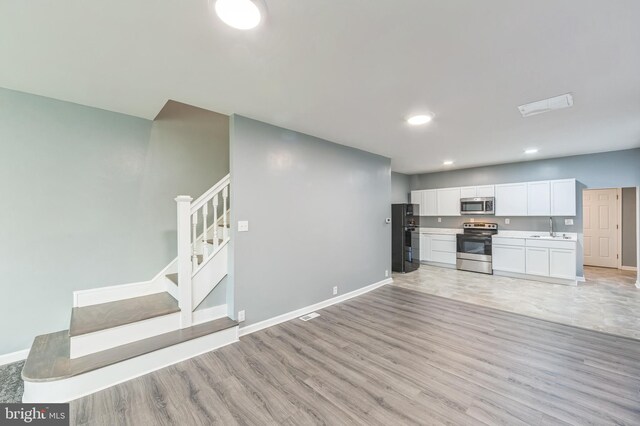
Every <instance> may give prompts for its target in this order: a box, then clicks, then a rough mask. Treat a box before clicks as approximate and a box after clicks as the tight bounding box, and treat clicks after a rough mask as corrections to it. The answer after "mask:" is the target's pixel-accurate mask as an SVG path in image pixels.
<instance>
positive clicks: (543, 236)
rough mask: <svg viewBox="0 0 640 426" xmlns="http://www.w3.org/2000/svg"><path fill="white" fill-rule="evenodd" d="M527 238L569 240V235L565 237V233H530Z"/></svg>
mask: <svg viewBox="0 0 640 426" xmlns="http://www.w3.org/2000/svg"><path fill="white" fill-rule="evenodd" d="M529 238H539V239H541V240H571V239H572V238H571V237H567V236H566V235H557V236H555V237H552V236H551V235H531V236H529Z"/></svg>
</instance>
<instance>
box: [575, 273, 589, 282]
mask: <svg viewBox="0 0 640 426" xmlns="http://www.w3.org/2000/svg"><path fill="white" fill-rule="evenodd" d="M576 281H577V282H579V283H585V282H587V280H586V279H585V278H584V275H578V276H577V277H576Z"/></svg>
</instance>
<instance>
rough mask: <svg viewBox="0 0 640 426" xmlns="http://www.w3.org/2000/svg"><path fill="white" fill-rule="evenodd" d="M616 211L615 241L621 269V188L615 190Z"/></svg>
mask: <svg viewBox="0 0 640 426" xmlns="http://www.w3.org/2000/svg"><path fill="white" fill-rule="evenodd" d="M616 209H618V218H617V220H618V228H617V229H616V234H617V235H616V239H617V240H618V247H617V248H616V250H618V269H622V188H616Z"/></svg>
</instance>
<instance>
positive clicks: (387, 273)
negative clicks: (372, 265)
mask: <svg viewBox="0 0 640 426" xmlns="http://www.w3.org/2000/svg"><path fill="white" fill-rule="evenodd" d="M384 276H385V277H388V276H389V270H388V269H385V270H384Z"/></svg>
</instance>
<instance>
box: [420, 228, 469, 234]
mask: <svg viewBox="0 0 640 426" xmlns="http://www.w3.org/2000/svg"><path fill="white" fill-rule="evenodd" d="M415 232H418V233H420V234H440V235H455V234H462V229H458V228H418V229H417V230H416V231H415Z"/></svg>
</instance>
